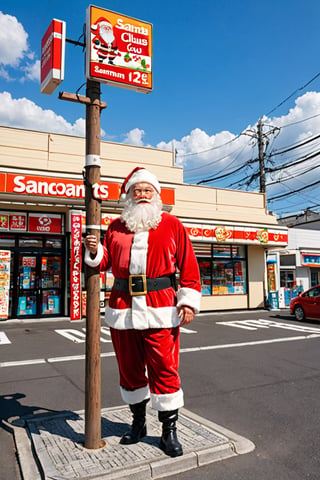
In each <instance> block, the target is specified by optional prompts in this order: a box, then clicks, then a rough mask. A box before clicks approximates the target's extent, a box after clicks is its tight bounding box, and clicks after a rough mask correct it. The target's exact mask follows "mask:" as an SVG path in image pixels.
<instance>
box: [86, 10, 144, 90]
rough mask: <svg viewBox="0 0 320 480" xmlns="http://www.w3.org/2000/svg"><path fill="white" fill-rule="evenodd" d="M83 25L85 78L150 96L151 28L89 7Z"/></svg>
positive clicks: (117, 14)
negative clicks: (84, 34)
mask: <svg viewBox="0 0 320 480" xmlns="http://www.w3.org/2000/svg"><path fill="white" fill-rule="evenodd" d="M86 25H87V32H86V77H87V78H89V79H92V80H95V81H98V82H102V83H107V84H110V85H114V86H117V87H122V88H127V89H132V90H136V91H139V92H143V93H149V92H151V90H152V24H150V23H147V22H143V21H141V20H138V19H136V18H132V17H127V16H126V15H122V14H120V13H116V12H112V11H110V10H105V9H102V8H98V7H95V6H93V5H90V6H89V8H88V10H87V24H86Z"/></svg>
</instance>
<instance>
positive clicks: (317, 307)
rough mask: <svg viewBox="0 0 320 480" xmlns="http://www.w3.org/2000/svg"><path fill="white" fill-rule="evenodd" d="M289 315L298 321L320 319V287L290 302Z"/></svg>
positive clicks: (307, 291)
mask: <svg viewBox="0 0 320 480" xmlns="http://www.w3.org/2000/svg"><path fill="white" fill-rule="evenodd" d="M290 313H291V315H294V316H295V317H296V320H298V321H301V320H304V319H305V318H320V285H317V286H315V287H312V288H310V289H309V290H306V291H305V292H303V293H300V295H298V296H297V297H294V298H293V299H292V300H291V302H290Z"/></svg>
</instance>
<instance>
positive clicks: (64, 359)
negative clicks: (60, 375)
mask: <svg viewBox="0 0 320 480" xmlns="http://www.w3.org/2000/svg"><path fill="white" fill-rule="evenodd" d="M85 358H86V356H85V355H70V356H68V357H52V358H47V362H48V363H57V362H70V361H73V360H85Z"/></svg>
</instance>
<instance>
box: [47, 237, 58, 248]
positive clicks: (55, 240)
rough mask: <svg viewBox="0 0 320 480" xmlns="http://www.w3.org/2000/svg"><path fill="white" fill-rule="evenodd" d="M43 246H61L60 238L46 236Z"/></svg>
mask: <svg viewBox="0 0 320 480" xmlns="http://www.w3.org/2000/svg"><path fill="white" fill-rule="evenodd" d="M45 247H47V248H62V240H61V239H60V238H46V239H45Z"/></svg>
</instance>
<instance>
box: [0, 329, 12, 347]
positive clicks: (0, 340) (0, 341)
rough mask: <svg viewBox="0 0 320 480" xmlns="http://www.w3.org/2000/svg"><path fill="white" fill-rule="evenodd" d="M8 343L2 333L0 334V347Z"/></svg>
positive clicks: (7, 339)
mask: <svg viewBox="0 0 320 480" xmlns="http://www.w3.org/2000/svg"><path fill="white" fill-rule="evenodd" d="M9 343H11V342H10V340H9V338H8V337H7V335H6V334H5V333H4V332H0V345H8V344H9Z"/></svg>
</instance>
